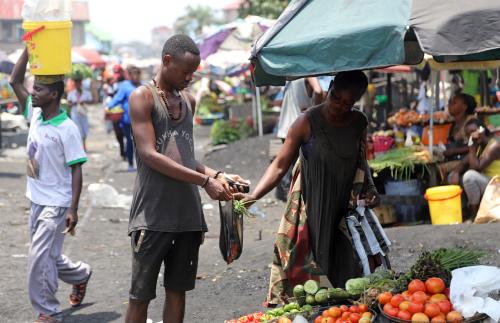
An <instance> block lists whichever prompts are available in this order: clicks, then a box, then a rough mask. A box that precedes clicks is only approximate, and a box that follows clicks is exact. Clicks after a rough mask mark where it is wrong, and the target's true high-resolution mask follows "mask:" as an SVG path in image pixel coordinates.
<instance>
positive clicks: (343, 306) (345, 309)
mask: <svg viewBox="0 0 500 323" xmlns="http://www.w3.org/2000/svg"><path fill="white" fill-rule="evenodd" d="M340 310H341V311H342V313H344V312H347V311H349V307H347V306H346V305H342V306H340Z"/></svg>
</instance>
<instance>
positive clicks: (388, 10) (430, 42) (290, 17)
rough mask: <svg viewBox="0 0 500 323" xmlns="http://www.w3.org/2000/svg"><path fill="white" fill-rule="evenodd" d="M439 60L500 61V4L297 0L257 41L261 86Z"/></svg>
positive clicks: (255, 54)
mask: <svg viewBox="0 0 500 323" xmlns="http://www.w3.org/2000/svg"><path fill="white" fill-rule="evenodd" d="M424 53H426V54H429V55H431V56H432V57H433V59H434V60H435V61H437V62H470V61H484V60H489V61H492V60H499V59H500V2H499V1H491V0H475V1H469V0H448V1H442V0H398V1H393V0H377V1H373V0H294V1H292V2H291V3H290V5H289V6H288V7H287V9H286V10H285V11H284V12H283V13H282V15H281V16H280V17H279V19H278V20H277V22H276V24H275V25H274V26H273V27H271V28H270V29H269V30H267V31H266V32H265V33H264V35H263V36H262V37H261V38H260V39H259V40H258V41H257V42H256V44H255V47H254V48H253V51H252V61H253V63H254V66H255V71H254V77H255V81H256V84H257V85H258V86H261V85H271V84H274V85H281V84H284V82H285V80H286V78H287V77H288V78H298V77H305V76H310V75H321V74H329V73H333V72H339V71H347V70H359V69H371V68H379V67H386V66H391V65H401V64H405V65H415V64H418V63H420V62H421V61H422V60H423V59H424Z"/></svg>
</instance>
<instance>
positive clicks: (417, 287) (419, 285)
mask: <svg viewBox="0 0 500 323" xmlns="http://www.w3.org/2000/svg"><path fill="white" fill-rule="evenodd" d="M418 291H420V292H424V293H425V292H426V289H425V284H424V282H423V281H421V280H420V279H414V280H412V281H411V282H410V283H409V284H408V292H410V294H413V293H415V292H418Z"/></svg>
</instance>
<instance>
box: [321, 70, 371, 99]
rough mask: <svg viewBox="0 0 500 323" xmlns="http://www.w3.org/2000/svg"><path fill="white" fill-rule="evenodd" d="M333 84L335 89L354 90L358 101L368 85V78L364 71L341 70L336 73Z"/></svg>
mask: <svg viewBox="0 0 500 323" xmlns="http://www.w3.org/2000/svg"><path fill="white" fill-rule="evenodd" d="M332 85H333V88H334V90H349V91H352V93H353V94H354V97H355V99H356V101H357V100H359V99H361V97H362V96H363V94H364V93H365V91H366V88H367V87H368V78H367V77H366V75H365V73H363V72H362V71H348V72H340V73H338V74H337V75H335V78H334V79H333V81H332V83H330V87H331V86H332Z"/></svg>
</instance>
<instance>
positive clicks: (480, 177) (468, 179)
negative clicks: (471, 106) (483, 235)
mask: <svg viewBox="0 0 500 323" xmlns="http://www.w3.org/2000/svg"><path fill="white" fill-rule="evenodd" d="M465 134H466V136H467V137H469V138H471V141H470V143H469V147H468V153H467V156H466V157H465V158H464V159H463V160H462V162H461V163H460V164H459V165H458V167H457V168H456V169H455V170H454V171H453V172H451V174H450V184H457V185H458V184H459V181H460V176H462V175H463V177H462V181H463V188H464V190H465V194H466V195H467V199H468V201H469V208H470V211H471V216H472V220H474V218H475V217H476V214H477V210H478V208H479V203H480V202H481V197H482V196H483V193H484V190H485V189H486V186H487V185H488V182H489V181H490V180H491V178H492V177H493V176H500V142H499V140H500V138H499V137H495V136H493V135H492V134H491V133H490V131H489V130H488V129H487V128H486V127H485V126H484V124H483V123H482V122H481V121H479V120H477V119H471V120H469V121H468V122H467V123H466V124H465Z"/></svg>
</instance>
